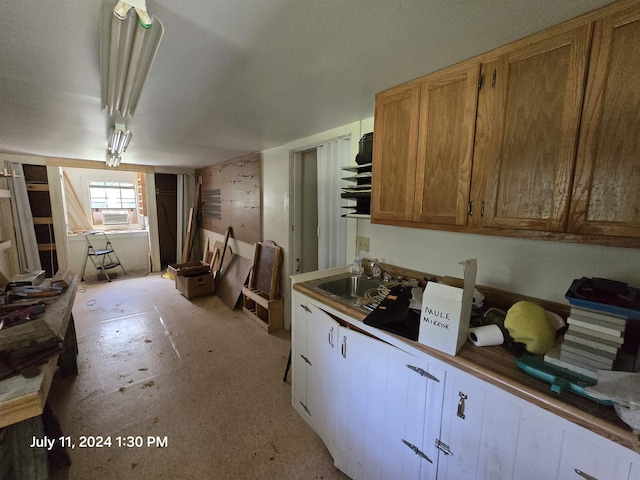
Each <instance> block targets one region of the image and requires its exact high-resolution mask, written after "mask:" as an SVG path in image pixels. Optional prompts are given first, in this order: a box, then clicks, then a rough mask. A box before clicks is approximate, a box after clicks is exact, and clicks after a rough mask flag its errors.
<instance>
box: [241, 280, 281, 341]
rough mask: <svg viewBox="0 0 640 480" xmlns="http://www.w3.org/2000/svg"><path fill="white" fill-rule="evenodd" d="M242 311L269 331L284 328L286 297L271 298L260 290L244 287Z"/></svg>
mask: <svg viewBox="0 0 640 480" xmlns="http://www.w3.org/2000/svg"><path fill="white" fill-rule="evenodd" d="M242 297H243V306H242V311H243V312H244V313H245V315H247V316H248V317H249V318H252V319H253V320H254V321H255V322H256V323H257V324H258V325H259V326H260V327H262V328H264V329H265V330H266V331H267V332H268V333H271V332H275V331H276V330H280V329H282V328H284V298H283V297H280V298H276V299H273V300H269V299H268V298H267V297H268V295H267V294H266V293H264V292H261V291H260V290H252V289H249V288H247V287H242Z"/></svg>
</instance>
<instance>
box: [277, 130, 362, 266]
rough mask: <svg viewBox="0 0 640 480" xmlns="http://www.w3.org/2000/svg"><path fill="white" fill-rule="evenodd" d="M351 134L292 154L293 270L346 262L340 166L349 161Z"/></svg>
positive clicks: (291, 241) (345, 231)
mask: <svg viewBox="0 0 640 480" xmlns="http://www.w3.org/2000/svg"><path fill="white" fill-rule="evenodd" d="M349 151H350V136H345V137H339V138H337V139H333V140H328V141H326V142H325V143H322V144H317V145H316V146H312V147H308V148H305V149H302V150H299V151H293V152H292V156H291V172H292V174H291V183H290V191H291V206H290V212H291V232H290V238H289V244H290V245H291V249H290V250H291V254H290V255H291V256H290V258H289V261H290V263H289V264H290V266H291V267H290V273H292V274H297V273H305V272H312V271H315V270H324V269H327V268H331V267H335V266H338V265H343V264H344V262H345V259H346V243H347V228H346V227H347V224H346V218H344V215H343V213H344V212H343V211H341V208H342V207H341V204H342V199H341V183H342V173H343V172H342V170H341V167H343V166H346V165H347V164H348V162H349Z"/></svg>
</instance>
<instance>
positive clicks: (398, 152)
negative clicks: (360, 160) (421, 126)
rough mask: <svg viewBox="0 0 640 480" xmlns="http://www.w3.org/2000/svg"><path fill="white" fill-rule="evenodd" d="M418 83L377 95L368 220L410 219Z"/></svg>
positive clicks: (412, 198)
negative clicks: (369, 214)
mask: <svg viewBox="0 0 640 480" xmlns="http://www.w3.org/2000/svg"><path fill="white" fill-rule="evenodd" d="M419 107H420V85H419V84H412V85H410V86H403V87H398V88H395V89H393V90H387V91H385V92H382V93H379V94H378V95H376V103H375V123H374V137H373V165H372V184H371V220H372V221H373V222H375V221H384V220H396V221H399V220H403V221H410V220H411V219H412V216H413V203H414V188H415V173H416V152H417V147H418V117H419Z"/></svg>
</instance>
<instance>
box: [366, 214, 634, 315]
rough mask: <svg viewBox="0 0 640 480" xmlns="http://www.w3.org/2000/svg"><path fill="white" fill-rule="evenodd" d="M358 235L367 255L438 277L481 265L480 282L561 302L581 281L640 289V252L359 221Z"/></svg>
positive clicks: (459, 274)
mask: <svg viewBox="0 0 640 480" xmlns="http://www.w3.org/2000/svg"><path fill="white" fill-rule="evenodd" d="M358 235H363V236H366V237H369V238H370V243H369V249H370V251H369V253H368V254H363V255H364V256H367V257H370V258H375V257H377V258H378V259H379V260H380V261H382V262H385V263H390V264H392V265H399V266H402V267H405V268H410V269H412V270H418V271H423V272H427V273H431V274H434V275H451V276H454V277H461V275H462V268H461V266H460V265H458V262H459V261H461V260H464V259H466V258H476V259H477V260H478V276H477V283H478V284H480V285H484V286H488V287H494V288H499V289H501V290H506V291H509V292H515V293H519V294H522V295H528V296H532V297H535V298H541V299H545V300H550V301H554V302H558V303H566V300H565V299H564V294H565V292H566V291H567V289H568V288H569V286H570V285H571V281H572V280H573V279H575V278H580V277H602V278H609V279H612V280H620V281H624V282H627V283H629V284H630V285H633V286H636V287H640V250H639V249H631V248H614V247H601V246H593V245H581V244H574V243H561V242H550V241H542V240H528V239H518V238H507V237H496V236H489V235H473V234H466V233H455V232H441V231H436V230H423V229H418V228H403V227H390V226H386V225H372V224H371V223H370V222H369V221H368V220H359V224H358Z"/></svg>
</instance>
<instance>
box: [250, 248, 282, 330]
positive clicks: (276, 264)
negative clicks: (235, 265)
mask: <svg viewBox="0 0 640 480" xmlns="http://www.w3.org/2000/svg"><path fill="white" fill-rule="evenodd" d="M281 265H282V249H281V248H280V247H278V246H277V245H276V244H275V243H273V242H272V241H266V242H259V243H256V245H255V250H254V257H253V268H252V269H251V275H250V277H249V285H248V286H246V287H244V286H243V287H242V297H243V298H242V302H243V303H242V311H243V312H244V314H245V315H246V316H247V317H249V318H251V319H252V320H254V321H255V322H256V323H257V324H258V325H259V326H260V327H261V328H263V329H265V330H266V331H267V332H268V333H271V332H274V331H276V330H280V329H282V328H284V298H283V297H282V295H281V294H280V267H281Z"/></svg>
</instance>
